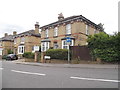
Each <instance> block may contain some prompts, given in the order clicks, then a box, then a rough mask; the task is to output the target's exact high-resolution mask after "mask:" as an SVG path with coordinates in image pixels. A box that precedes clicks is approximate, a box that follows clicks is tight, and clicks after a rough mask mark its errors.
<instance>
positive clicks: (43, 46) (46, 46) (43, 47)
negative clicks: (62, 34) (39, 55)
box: [41, 42, 49, 52]
mask: <svg viewBox="0 0 120 90" xmlns="http://www.w3.org/2000/svg"><path fill="white" fill-rule="evenodd" d="M48 49H49V42H41V51H42V52H45V51H47V50H48Z"/></svg>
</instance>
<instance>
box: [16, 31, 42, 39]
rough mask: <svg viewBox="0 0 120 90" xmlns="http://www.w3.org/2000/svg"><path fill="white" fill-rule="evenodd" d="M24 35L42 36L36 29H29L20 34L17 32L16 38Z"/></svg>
mask: <svg viewBox="0 0 120 90" xmlns="http://www.w3.org/2000/svg"><path fill="white" fill-rule="evenodd" d="M22 36H36V37H40V36H41V35H40V34H35V30H29V31H25V32H22V33H20V34H17V35H16V36H15V37H14V38H16V37H22Z"/></svg>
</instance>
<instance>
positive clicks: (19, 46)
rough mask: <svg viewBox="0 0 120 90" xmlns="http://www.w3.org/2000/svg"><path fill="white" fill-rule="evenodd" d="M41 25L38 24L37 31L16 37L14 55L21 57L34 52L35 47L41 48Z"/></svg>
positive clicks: (30, 31)
mask: <svg viewBox="0 0 120 90" xmlns="http://www.w3.org/2000/svg"><path fill="white" fill-rule="evenodd" d="M40 37H41V36H40V32H39V24H38V22H36V24H35V30H29V31H26V32H23V33H20V34H17V35H16V36H15V37H14V53H15V54H18V55H19V56H21V55H22V54H23V53H24V52H34V47H35V46H40Z"/></svg>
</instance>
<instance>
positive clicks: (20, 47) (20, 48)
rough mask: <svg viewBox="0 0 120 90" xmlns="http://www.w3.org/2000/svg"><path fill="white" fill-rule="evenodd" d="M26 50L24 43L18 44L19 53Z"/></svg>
mask: <svg viewBox="0 0 120 90" xmlns="http://www.w3.org/2000/svg"><path fill="white" fill-rule="evenodd" d="M24 51H25V47H24V46H23V45H21V46H18V54H23V53H24Z"/></svg>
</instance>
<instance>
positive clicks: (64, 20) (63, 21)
mask: <svg viewBox="0 0 120 90" xmlns="http://www.w3.org/2000/svg"><path fill="white" fill-rule="evenodd" d="M75 20H79V21H85V22H86V23H87V24H91V25H93V26H95V28H98V29H100V30H104V29H103V27H101V26H100V25H97V24H95V23H94V22H92V21H90V20H89V19H87V18H85V17H84V16H82V15H76V16H71V17H67V18H64V19H63V20H58V21H56V22H53V23H50V24H48V25H44V26H42V27H40V28H41V29H42V28H45V29H46V28H49V27H54V26H56V25H61V24H64V23H69V22H71V21H75Z"/></svg>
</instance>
